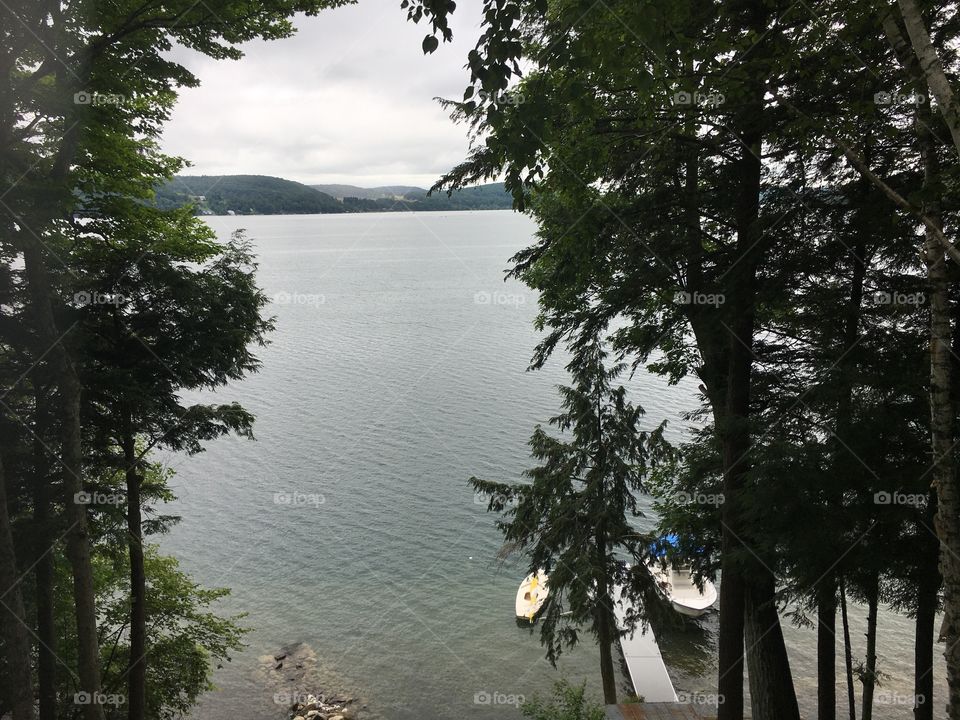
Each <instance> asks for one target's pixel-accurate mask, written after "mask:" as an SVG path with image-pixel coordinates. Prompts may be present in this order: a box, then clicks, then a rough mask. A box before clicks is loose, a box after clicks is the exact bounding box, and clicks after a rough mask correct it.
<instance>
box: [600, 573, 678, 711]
mask: <svg viewBox="0 0 960 720" xmlns="http://www.w3.org/2000/svg"><path fill="white" fill-rule="evenodd" d="M619 596H620V588H617V589H616V592H615V595H614V597H619ZM623 603H624V601H620V602H618V603H617V604H616V606H615V608H614V612H615V614H616V617H617V625H618V626H621V627H622V626H623V625H625V624H626V623H625V622H624V621H625V617H626V607H624V604H623ZM620 648H621V649H622V650H623V658H624V660H625V661H626V663H627V671H628V673H629V675H630V683H631V684H632V685H633V691H634V693H635V694H636V696H637V697H639V698H643V700H644V703H645V704H657V703H676V702H677V700H678V698H677V691H676V690H674V688H673V682H672V681H671V680H670V676H669V675H668V674H667V666H666V665H665V664H664V662H663V656H661V655H660V646H659V645H657V639H656V638H655V637H654V635H653V630H652V629H651V628H650V626H649V625H648V626H647V627H646V628H637V629H636V630H634V632H633V634H632V635H624V636H623V637H621V638H620ZM640 717H641V718H643V717H650V718H660V717H665V718H673V717H679V718H682V717H685V716H683V715H649V716H643V715H641V716H640ZM694 717H695V716H694Z"/></svg>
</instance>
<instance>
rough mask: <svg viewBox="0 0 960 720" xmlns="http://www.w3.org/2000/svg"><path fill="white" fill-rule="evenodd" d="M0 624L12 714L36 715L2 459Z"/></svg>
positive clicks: (24, 718) (26, 719)
mask: <svg viewBox="0 0 960 720" xmlns="http://www.w3.org/2000/svg"><path fill="white" fill-rule="evenodd" d="M0 588H2V596H0V626H2V628H3V648H4V653H5V655H6V658H5V659H6V661H7V672H8V673H9V678H8V680H9V684H10V691H11V697H10V705H11V717H12V718H13V720H32V719H33V667H32V664H31V652H30V635H29V625H27V622H26V612H25V611H24V609H23V594H22V593H21V592H20V573H19V571H18V569H17V553H16V550H15V548H14V544H13V530H12V528H11V526H10V513H9V509H8V507H7V485H6V476H5V474H4V472H3V462H2V459H0Z"/></svg>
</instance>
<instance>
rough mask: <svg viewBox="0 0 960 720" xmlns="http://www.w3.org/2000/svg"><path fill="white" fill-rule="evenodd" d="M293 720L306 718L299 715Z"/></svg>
mask: <svg viewBox="0 0 960 720" xmlns="http://www.w3.org/2000/svg"><path fill="white" fill-rule="evenodd" d="M293 720H306V718H305V717H303V715H297V716H296V717H295V718H294V719H293Z"/></svg>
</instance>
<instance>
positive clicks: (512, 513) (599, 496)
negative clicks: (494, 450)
mask: <svg viewBox="0 0 960 720" xmlns="http://www.w3.org/2000/svg"><path fill="white" fill-rule="evenodd" d="M570 350H571V352H572V354H573V359H572V360H571V361H570V364H569V365H568V366H567V370H568V371H569V372H570V375H571V378H572V380H573V386H572V387H561V388H560V395H561V397H562V407H563V412H562V413H561V414H560V415H557V416H556V417H554V418H551V419H550V425H552V426H554V427H555V428H556V429H557V430H558V431H560V432H561V433H566V432H569V433H570V434H571V438H570V439H569V440H564V439H563V438H562V437H559V438H558V437H555V436H553V435H551V434H549V433H548V432H547V431H546V430H545V429H544V428H543V427H541V426H537V428H536V430H535V431H534V433H533V436H532V437H531V439H530V448H531V454H532V455H533V457H534V458H536V459H537V460H538V461H540V463H541V464H540V465H538V466H537V467H535V468H533V469H531V470H528V471H526V472H525V475H526V476H527V477H528V478H530V483H529V484H528V485H513V486H511V485H505V484H503V483H496V482H489V481H483V480H478V479H477V478H472V479H471V482H472V483H473V486H474V488H475V489H476V490H477V491H479V492H482V493H485V494H488V495H490V497H491V499H490V509H491V510H495V511H500V512H504V513H505V515H506V517H507V518H508V519H506V520H503V521H500V522H499V523H498V525H499V527H500V529H501V530H502V532H503V535H504V539H505V540H506V542H507V543H508V544H509V545H512V546H515V547H516V548H517V550H518V551H523V552H527V553H529V558H530V570H531V572H537V571H538V569H541V568H542V569H544V570H545V571H546V572H547V573H548V574H549V578H550V580H549V584H550V593H549V594H548V595H547V599H546V602H545V603H544V609H543V615H542V619H541V631H540V638H541V641H542V642H543V644H544V645H545V646H546V648H547V658H548V659H549V660H550V662H551V663H555V662H556V660H557V657H558V656H559V655H560V653H561V652H562V650H563V649H564V648H565V647H571V646H573V645H575V644H576V643H577V641H578V639H579V627H580V626H587V627H589V629H590V631H591V632H592V633H593V635H594V637H595V638H596V640H597V644H598V646H599V649H600V675H601V677H602V680H603V695H604V701H605V702H606V703H608V704H610V703H615V702H616V701H617V689H616V678H615V672H614V664H613V644H614V643H615V642H616V640H617V639H618V638H619V636H620V633H621V632H623V631H632V630H633V627H635V625H636V623H637V622H638V621H639V620H641V619H643V618H644V607H646V606H647V605H653V606H655V605H656V602H657V587H656V583H655V581H654V580H653V579H652V576H651V575H650V574H649V573H648V572H647V569H646V562H647V560H648V559H649V550H648V547H649V544H650V538H648V537H645V536H644V535H642V534H639V533H638V532H637V531H636V529H635V528H634V526H633V524H632V522H631V521H632V519H633V518H635V517H637V516H639V515H640V514H641V513H640V511H639V509H638V508H637V499H636V494H637V493H638V492H639V491H640V490H642V488H643V477H644V474H645V473H646V470H647V467H648V466H649V465H650V464H651V463H655V462H657V461H658V460H659V459H660V458H661V457H663V456H664V455H665V454H666V453H668V452H669V450H668V447H667V446H666V444H665V441H664V439H663V428H664V425H663V424H661V425H660V426H659V427H657V428H656V429H655V430H653V431H652V432H646V431H641V430H640V429H639V423H640V420H641V417H642V416H643V409H642V408H640V407H639V406H635V405H633V404H632V403H631V402H630V401H629V400H627V397H626V390H625V389H624V388H623V387H622V386H620V387H614V386H613V384H612V383H613V382H614V381H615V380H616V378H617V377H618V376H619V375H620V374H621V373H622V372H623V370H624V365H623V364H621V363H618V364H615V365H613V366H612V367H609V368H608V367H607V352H606V351H605V350H604V348H603V340H602V338H601V336H600V334H599V332H598V333H597V334H595V335H593V336H590V337H587V338H578V340H577V341H576V342H574V343H572V345H571V348H570ZM514 501H515V505H512V503H513V502H514ZM624 555H625V556H626V557H627V558H629V561H630V562H631V563H633V567H631V566H630V565H629V564H628V563H627V562H625V561H624V560H623V559H622V558H623V557H624ZM621 595H623V596H624V598H625V599H626V601H627V602H629V603H630V604H631V605H632V610H631V614H630V617H628V622H629V623H630V626H629V627H627V628H620V627H618V624H617V618H616V613H615V610H614V606H615V605H616V604H617V603H619V602H622V601H623V598H621Z"/></svg>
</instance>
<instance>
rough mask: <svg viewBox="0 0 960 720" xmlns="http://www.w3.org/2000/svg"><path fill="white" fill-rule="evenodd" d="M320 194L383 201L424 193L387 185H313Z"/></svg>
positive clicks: (408, 187) (406, 186) (415, 188)
mask: <svg viewBox="0 0 960 720" xmlns="http://www.w3.org/2000/svg"><path fill="white" fill-rule="evenodd" d="M310 187H312V188H314V189H315V190H319V191H320V192H323V193H326V194H327V195H332V196H333V197H335V198H336V199H337V200H342V199H343V198H345V197H354V198H360V199H361V200H382V199H384V198H398V197H404V196H405V195H406V194H407V193H422V192H425V190H424V189H423V188H418V187H413V186H410V185H385V186H383V187H374V188H363V187H357V186H356V185H311V186H310Z"/></svg>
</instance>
